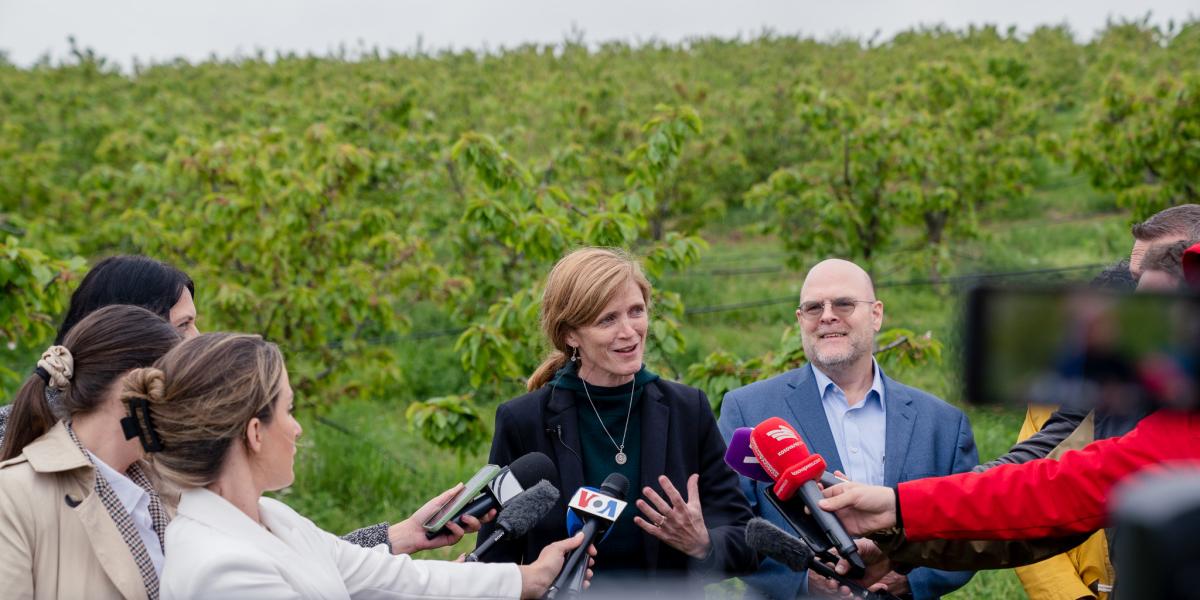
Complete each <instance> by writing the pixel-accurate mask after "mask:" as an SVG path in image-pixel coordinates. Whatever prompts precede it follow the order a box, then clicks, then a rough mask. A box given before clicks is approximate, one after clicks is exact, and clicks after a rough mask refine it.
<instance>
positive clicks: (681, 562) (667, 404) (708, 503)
mask: <svg viewBox="0 0 1200 600" xmlns="http://www.w3.org/2000/svg"><path fill="white" fill-rule="evenodd" d="M552 390H553V397H551V392H552ZM640 411H641V418H642V465H641V479H642V486H648V487H650V488H651V489H653V490H654V491H655V492H657V493H659V494H660V495H663V497H664V498H665V494H663V491H662V487H661V486H660V485H659V484H658V476H659V475H666V476H667V477H668V478H669V479H670V480H671V483H672V484H673V485H674V486H675V488H676V489H678V490H679V491H680V493H681V494H683V495H684V496H686V495H687V479H688V477H689V476H690V475H691V474H692V473H699V474H700V486H699V487H700V505H701V507H702V510H703V511H704V524H705V525H706V526H707V527H708V534H709V538H710V540H711V542H712V552H710V554H709V556H708V557H707V558H706V559H704V560H703V561H700V560H696V559H693V558H691V557H689V556H688V555H686V554H684V553H682V552H680V551H678V550H676V549H674V548H672V547H671V546H669V545H667V544H663V543H661V542H659V540H658V539H657V538H655V537H653V536H651V535H649V534H646V533H645V532H642V531H640V530H639V531H638V534H639V535H641V536H642V547H643V548H644V552H645V556H644V561H643V565H645V566H646V569H647V572H648V573H650V574H654V573H659V574H661V575H678V576H687V575H688V573H689V572H691V573H693V574H695V575H705V574H708V575H711V576H712V577H713V578H715V579H720V578H724V577H732V576H736V575H741V574H746V573H750V572H753V571H754V570H755V569H756V568H758V556H757V555H756V554H755V552H754V551H753V550H752V549H751V548H750V547H749V546H748V545H747V544H746V539H745V533H746V524H747V523H748V522H749V521H750V519H751V517H752V516H753V515H752V514H751V512H750V507H749V505H748V504H747V502H746V498H745V496H743V495H742V492H741V490H740V489H739V487H738V478H737V475H736V474H735V473H734V472H733V470H732V469H730V468H729V467H728V466H727V465H726V464H725V441H724V439H723V438H722V437H721V433H720V431H718V430H717V422H716V419H714V418H713V413H712V409H711V408H710V407H709V404H708V399H707V398H705V396H704V392H701V391H700V390H697V389H695V388H691V387H688V386H686V385H682V384H679V383H674V382H670V381H665V380H662V379H657V380H655V381H652V382H650V383H648V384H647V385H646V388H645V391H644V392H643V396H642V401H641V408H640ZM530 452H541V453H543V454H545V455H546V456H549V457H550V459H551V460H553V461H554V463H555V465H556V466H557V467H558V477H559V480H558V482H556V483H557V485H558V487H559V490H560V491H561V495H560V496H559V500H558V506H557V507H555V509H554V510H552V511H551V512H550V514H549V515H547V516H546V517H545V518H544V519H543V520H542V521H541V522H540V523H538V525H537V526H536V527H535V528H534V529H533V530H532V531H530V532H529V534H528V535H526V536H525V537H523V538H520V539H517V540H511V541H507V542H502V543H501V544H499V545H498V546H497V547H495V548H494V549H493V550H491V551H490V552H488V553H487V554H486V555H485V558H486V560H487V561H488V562H516V563H522V564H524V563H529V562H533V561H534V560H537V557H538V554H539V553H540V552H541V550H542V548H544V547H545V546H546V545H548V544H550V543H552V542H555V541H558V540H561V539H563V538H565V537H566V535H567V525H566V511H567V501H568V500H570V497H571V495H572V494H574V493H575V491H576V490H578V489H579V488H580V486H582V485H583V463H582V459H581V458H580V457H581V456H582V454H581V450H580V444H579V415H578V411H577V405H576V403H575V394H574V392H572V391H570V390H564V389H558V388H554V387H552V386H550V385H546V386H543V387H542V388H540V389H538V390H535V391H533V392H530V393H528V394H525V395H524V396H521V397H519V398H515V399H513V400H510V401H508V402H505V403H504V404H501V405H500V406H499V408H497V409H496V433H495V436H494V437H493V438H492V452H491V457H490V460H489V462H491V463H492V464H497V465H507V464H509V463H511V462H512V461H513V460H514V459H516V458H519V457H520V456H522V455H525V454H528V453H530ZM639 497H641V488H638V489H636V490H633V489H631V490H630V491H629V494H628V497H627V498H626V500H628V501H629V506H628V507H627V508H626V509H625V510H633V511H637V513H640V512H641V511H639V510H638V508H637V506H636V505H634V503H633V501H634V500H636V499H637V498H639ZM635 514H636V513H635ZM492 530H493V525H492V524H490V523H489V524H487V525H485V526H484V528H483V530H482V531H481V532H480V533H479V538H478V539H480V540H483V539H486V538H487V537H488V536H489V535H491V532H492Z"/></svg>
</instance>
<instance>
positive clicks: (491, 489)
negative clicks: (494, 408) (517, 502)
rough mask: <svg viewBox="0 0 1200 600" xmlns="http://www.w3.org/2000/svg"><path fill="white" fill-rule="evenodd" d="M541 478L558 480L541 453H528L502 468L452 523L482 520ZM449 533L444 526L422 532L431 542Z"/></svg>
mask: <svg viewBox="0 0 1200 600" xmlns="http://www.w3.org/2000/svg"><path fill="white" fill-rule="evenodd" d="M543 479H545V480H546V481H550V482H554V481H557V480H558V470H557V469H555V468H554V461H552V460H550V457H549V456H546V455H545V454H542V453H541V452H530V453H529V454H526V455H524V456H522V457H520V458H518V459H516V460H514V461H512V464H510V465H508V466H507V467H504V468H503V469H501V470H500V472H499V473H498V474H496V476H495V477H494V478H492V481H491V483H489V484H488V486H487V487H486V488H484V490H483V492H482V493H480V494H479V496H477V497H476V498H475V499H474V500H472V501H471V503H470V504H467V505H466V506H464V507H463V509H462V510H460V511H458V512H457V513H455V515H454V519H453V522H454V523H455V524H456V525H458V526H459V527H462V526H463V521H462V518H463V516H464V515H471V516H472V517H475V518H476V519H479V518H482V517H483V516H484V515H486V514H487V513H488V511H490V510H492V509H493V508H500V507H503V506H504V505H505V503H507V502H508V501H509V500H512V499H513V498H515V497H516V496H517V495H518V494H520V493H521V492H523V491H525V490H526V489H528V488H532V487H533V486H535V485H537V484H538V482H539V481H541V480H543ZM449 531H450V530H449V528H447V527H443V528H441V529H439V530H437V531H428V532H425V537H427V538H429V539H431V540H432V539H433V538H435V537H437V536H439V535H442V534H444V533H449Z"/></svg>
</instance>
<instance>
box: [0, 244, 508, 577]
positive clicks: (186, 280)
mask: <svg viewBox="0 0 1200 600" xmlns="http://www.w3.org/2000/svg"><path fill="white" fill-rule="evenodd" d="M195 292H196V286H195V284H194V283H193V282H192V278H191V277H189V276H188V275H187V273H184V272H183V271H180V270H179V269H177V268H175V267H173V266H171V265H169V264H167V263H164V262H162V261H158V260H154V259H153V258H149V257H146V256H137V255H130V256H112V257H109V258H106V259H104V260H102V261H100V262H98V263H96V266H95V267H92V270H91V271H88V274H87V275H86V276H85V277H84V278H83V281H82V282H80V284H79V287H78V288H77V289H76V290H75V293H73V294H72V295H71V304H70V306H69V307H68V308H67V315H66V317H64V318H63V322H62V325H61V326H60V327H59V328H58V336H57V337H56V338H55V344H60V343H62V341H63V340H64V339H65V338H66V336H67V335H69V334H70V332H71V330H72V329H74V327H75V325H76V324H77V323H79V322H80V321H82V320H83V319H85V318H86V317H87V316H88V315H89V314H91V313H92V312H94V311H96V310H97V309H100V308H103V307H105V306H109V305H113V304H131V305H134V306H141V307H144V308H145V309H147V310H149V311H150V312H152V313H154V314H156V315H158V316H160V317H162V318H164V319H166V320H167V321H169V322H170V324H171V326H173V327H175V329H176V330H177V331H178V332H179V334H180V335H181V336H183V337H184V338H191V337H194V336H196V335H199V333H200V331H199V330H198V329H197V327H196V318H197V314H196V305H195V303H194V302H193V298H194V294H195ZM46 393H47V400H48V401H49V403H50V404H51V405H54V404H55V403H56V402H57V397H56V393H57V391H56V390H55V389H54V388H53V387H49V388H47V391H46ZM14 404H15V403H14ZM12 409H13V405H7V406H3V407H0V440H2V439H4V438H5V437H6V436H5V433H6V431H7V429H8V428H9V420H10V417H9V413H10V411H11V410H12ZM13 427H18V428H19V426H16V425H14V426H13ZM34 437H36V436H34ZM30 439H32V438H30ZM449 493H450V492H449V491H448V492H447V494H449ZM443 495H445V494H443ZM439 498H441V496H439V497H438V498H434V500H432V501H431V502H434V501H437V500H438V499H439ZM490 518H491V516H485V520H486V519H490ZM409 520H411V518H410V519H409ZM464 521H465V522H466V524H467V527H466V528H465V529H459V528H458V526H457V525H455V524H453V523H451V524H450V526H449V527H450V530H451V531H450V533H449V534H444V535H443V536H441V537H439V538H438V539H436V540H433V541H426V540H424V538H423V537H421V538H420V539H416V538H414V537H413V536H412V535H411V534H412V532H411V531H409V530H408V528H406V527H404V525H405V523H407V522H408V521H404V522H401V523H397V524H389V523H387V522H384V523H378V524H375V525H371V526H369V527H363V528H362V529H357V530H355V531H352V532H350V533H348V534H346V535H345V536H344V538H345V539H346V540H347V541H350V542H352V543H355V544H358V545H360V546H364V547H373V546H378V545H381V544H386V545H387V546H389V547H390V548H391V550H392V551H393V552H395V553H400V552H412V551H416V550H421V549H429V548H438V547H441V546H443V545H450V544H454V543H456V542H457V541H458V540H459V539H460V538H461V537H462V536H463V535H464V534H466V533H472V532H475V531H478V530H479V527H480V523H479V522H478V521H477V520H475V519H474V518H473V517H470V516H467V517H465V518H464Z"/></svg>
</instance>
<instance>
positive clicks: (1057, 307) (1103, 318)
mask: <svg viewBox="0 0 1200 600" xmlns="http://www.w3.org/2000/svg"><path fill="white" fill-rule="evenodd" d="M965 325H966V326H965V327H964V328H963V331H964V332H965V340H964V342H965V358H966V372H965V377H964V384H965V388H966V389H965V392H966V399H967V401H968V402H970V403H972V404H1007V405H1009V406H1022V407H1023V406H1025V405H1027V404H1044V405H1052V406H1067V407H1071V408H1076V409H1080V410H1084V411H1086V410H1090V409H1093V408H1101V409H1103V410H1105V411H1108V412H1110V413H1114V414H1134V413H1139V412H1140V413H1142V414H1144V413H1146V412H1150V411H1152V410H1155V409H1157V408H1173V409H1177V410H1196V409H1197V408H1200V385H1197V382H1200V377H1198V369H1200V296H1196V295H1193V294H1183V293H1179V294H1173V293H1172V294H1164V293H1144V294H1143V293H1139V294H1119V293H1113V292H1108V291H1102V290H1095V289H1087V288H1082V287H1025V288H1016V287H979V288H975V289H973V290H971V291H970V292H969V293H968V296H967V304H966V324H965Z"/></svg>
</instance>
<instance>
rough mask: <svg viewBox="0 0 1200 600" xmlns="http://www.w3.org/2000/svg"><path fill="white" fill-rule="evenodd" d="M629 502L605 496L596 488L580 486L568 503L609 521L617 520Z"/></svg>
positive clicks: (576, 508)
mask: <svg viewBox="0 0 1200 600" xmlns="http://www.w3.org/2000/svg"><path fill="white" fill-rule="evenodd" d="M627 504H628V503H627V502H623V501H621V500H617V499H616V498H613V497H611V496H605V495H604V494H601V493H600V492H598V491H596V490H589V489H587V488H579V491H577V492H575V495H574V496H572V497H571V502H570V503H569V504H568V505H567V506H569V507H571V508H572V509H575V510H579V511H583V512H585V513H588V514H589V515H595V516H597V517H600V518H602V519H607V520H609V521H616V520H617V517H618V516H619V515H620V514H621V511H623V510H625V506H626V505H627Z"/></svg>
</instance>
